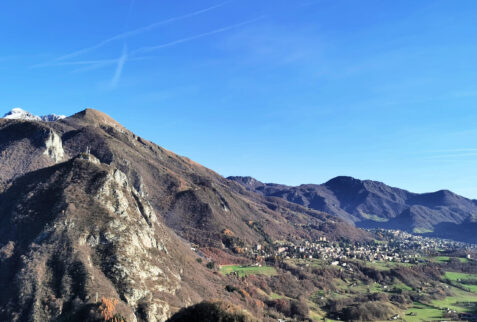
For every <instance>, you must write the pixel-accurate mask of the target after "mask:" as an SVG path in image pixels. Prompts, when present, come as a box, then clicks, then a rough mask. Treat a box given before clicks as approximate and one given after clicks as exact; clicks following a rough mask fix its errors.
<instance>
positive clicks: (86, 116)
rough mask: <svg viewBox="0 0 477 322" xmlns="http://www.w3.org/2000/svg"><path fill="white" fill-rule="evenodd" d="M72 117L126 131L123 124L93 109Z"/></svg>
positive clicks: (87, 109)
mask: <svg viewBox="0 0 477 322" xmlns="http://www.w3.org/2000/svg"><path fill="white" fill-rule="evenodd" d="M71 117H72V118H76V119H81V120H84V121H87V122H91V123H94V124H106V125H110V126H113V127H115V128H120V129H123V130H124V127H123V126H122V125H121V124H119V123H118V122H117V121H116V120H114V119H113V118H112V117H111V116H109V115H107V114H106V113H103V112H101V111H98V110H95V109H92V108H86V109H84V110H82V111H80V112H78V113H76V114H74V115H73V116H71Z"/></svg>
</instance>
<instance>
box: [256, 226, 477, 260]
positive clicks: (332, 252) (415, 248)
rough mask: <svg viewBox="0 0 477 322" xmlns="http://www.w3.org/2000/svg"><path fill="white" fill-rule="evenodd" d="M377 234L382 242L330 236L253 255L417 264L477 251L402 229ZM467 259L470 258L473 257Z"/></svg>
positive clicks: (279, 245)
mask: <svg viewBox="0 0 477 322" xmlns="http://www.w3.org/2000/svg"><path fill="white" fill-rule="evenodd" d="M375 233H379V235H380V236H382V240H380V241H372V242H367V243H359V242H356V243H344V242H331V241H328V240H327V239H326V237H321V238H320V239H319V240H317V241H314V242H309V241H305V242H303V243H301V244H299V245H295V244H294V243H291V242H277V243H275V247H274V248H273V249H271V250H270V249H266V248H264V247H262V246H261V245H256V246H255V248H254V251H253V252H254V253H255V254H256V255H258V256H264V257H269V256H274V257H280V258H310V259H312V258H316V259H322V260H327V261H329V262H330V263H331V264H334V263H336V262H343V261H345V260H348V259H359V260H365V261H370V262H374V261H384V262H400V263H417V262H419V261H422V259H421V257H422V256H427V255H430V254H432V253H433V252H436V251H437V250H439V251H443V250H444V251H446V250H447V251H452V250H454V249H467V250H470V249H475V248H476V245H471V244H465V243H460V242H456V241H451V240H445V239H439V238H430V237H423V236H418V235H412V234H409V233H406V232H403V231H399V230H379V231H375ZM467 256H468V258H470V255H467Z"/></svg>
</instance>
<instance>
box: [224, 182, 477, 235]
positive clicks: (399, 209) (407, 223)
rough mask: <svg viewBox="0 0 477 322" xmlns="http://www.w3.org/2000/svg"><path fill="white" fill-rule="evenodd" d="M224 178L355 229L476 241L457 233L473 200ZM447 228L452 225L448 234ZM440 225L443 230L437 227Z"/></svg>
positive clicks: (474, 208) (376, 186) (468, 219)
mask: <svg viewBox="0 0 477 322" xmlns="http://www.w3.org/2000/svg"><path fill="white" fill-rule="evenodd" d="M228 178H229V179H230V180H233V181H236V182H238V183H240V184H242V185H243V186H244V187H246V188H247V189H248V190H250V191H254V192H257V193H260V194H262V195H264V196H273V197H279V198H283V199H285V200H288V201H290V202H294V203H297V204H300V205H303V206H306V207H309V208H311V209H315V210H319V211H323V212H327V213H330V214H333V215H335V216H337V217H340V218H342V219H344V220H347V221H351V222H354V223H355V224H356V225H357V226H358V227H362V228H388V229H400V230H404V231H408V232H414V233H422V234H426V235H429V236H436V237H446V238H451V239H456V240H460V241H468V242H474V243H476V242H477V237H474V236H472V234H471V233H469V234H460V233H459V229H460V228H462V227H463V225H468V224H469V223H470V224H472V223H473V222H474V221H475V220H476V217H477V200H472V199H468V198H465V197H462V196H459V195H457V194H455V193H453V192H452V191H449V190H445V189H443V190H438V191H435V192H428V193H413V192H409V191H407V190H404V189H400V188H396V187H391V186H388V185H386V184H384V183H382V182H379V181H373V180H359V179H355V178H353V177H349V176H338V177H335V178H332V179H330V180H328V181H327V182H325V183H323V184H303V185H299V186H287V185H280V184H275V183H271V184H270V183H263V182H260V181H258V180H256V179H254V178H251V177H233V176H232V177H228ZM406 218H407V219H406ZM447 224H450V225H451V226H450V227H452V228H451V230H449V226H448V225H447ZM442 225H444V226H445V227H447V228H446V229H443V228H440V227H443V226H442Z"/></svg>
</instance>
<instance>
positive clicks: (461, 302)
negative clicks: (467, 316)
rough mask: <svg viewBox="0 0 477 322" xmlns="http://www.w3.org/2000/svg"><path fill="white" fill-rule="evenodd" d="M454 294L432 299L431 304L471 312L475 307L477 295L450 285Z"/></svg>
mask: <svg viewBox="0 0 477 322" xmlns="http://www.w3.org/2000/svg"><path fill="white" fill-rule="evenodd" d="M451 289H452V291H453V292H454V294H455V295H454V296H448V297H446V298H445V299H443V300H434V301H432V305H433V306H436V307H439V308H451V309H453V310H456V311H457V312H471V311H474V310H475V309H476V308H477V295H476V294H474V293H471V292H466V291H463V290H461V289H458V288H455V287H452V288H451Z"/></svg>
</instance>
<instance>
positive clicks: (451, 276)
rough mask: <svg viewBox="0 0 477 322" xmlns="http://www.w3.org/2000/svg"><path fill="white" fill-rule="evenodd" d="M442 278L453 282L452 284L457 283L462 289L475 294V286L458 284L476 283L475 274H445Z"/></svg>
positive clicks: (476, 289)
mask: <svg viewBox="0 0 477 322" xmlns="http://www.w3.org/2000/svg"><path fill="white" fill-rule="evenodd" d="M444 277H445V278H447V279H449V280H451V281H453V282H457V283H459V284H460V285H462V286H463V287H465V288H468V289H469V290H471V291H472V292H473V293H477V285H471V284H463V283H460V282H459V281H460V280H476V281H477V275H476V274H465V273H455V272H446V274H445V275H444Z"/></svg>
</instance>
